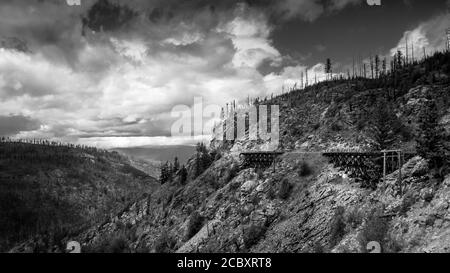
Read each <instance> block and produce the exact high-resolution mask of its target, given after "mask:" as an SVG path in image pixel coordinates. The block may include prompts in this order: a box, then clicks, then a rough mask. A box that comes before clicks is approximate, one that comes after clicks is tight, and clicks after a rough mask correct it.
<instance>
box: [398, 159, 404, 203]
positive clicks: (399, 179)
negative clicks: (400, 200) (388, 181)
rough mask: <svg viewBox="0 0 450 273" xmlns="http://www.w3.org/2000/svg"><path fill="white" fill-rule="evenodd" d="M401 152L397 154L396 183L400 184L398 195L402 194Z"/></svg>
mask: <svg viewBox="0 0 450 273" xmlns="http://www.w3.org/2000/svg"><path fill="white" fill-rule="evenodd" d="M402 166H403V163H402V151H399V152H398V182H399V184H400V194H403V193H402Z"/></svg>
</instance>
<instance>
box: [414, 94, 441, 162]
mask: <svg viewBox="0 0 450 273" xmlns="http://www.w3.org/2000/svg"><path fill="white" fill-rule="evenodd" d="M445 138H446V134H445V130H444V128H443V126H442V125H441V124H439V113H438V108H437V105H436V102H435V100H434V99H433V98H431V97H430V96H427V102H426V103H425V105H424V107H423V108H422V111H421V112H420V115H419V132H418V136H417V153H418V154H419V155H420V156H422V157H423V158H425V159H427V160H429V163H430V167H432V168H439V167H442V166H443V165H445V164H446V163H447V162H445V161H447V160H448V159H447V157H448V147H446V145H445ZM446 155H447V157H446Z"/></svg>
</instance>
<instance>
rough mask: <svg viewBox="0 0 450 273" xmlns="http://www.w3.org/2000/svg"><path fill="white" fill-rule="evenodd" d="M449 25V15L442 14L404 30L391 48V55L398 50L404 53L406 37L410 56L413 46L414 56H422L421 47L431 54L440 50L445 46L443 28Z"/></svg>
mask: <svg viewBox="0 0 450 273" xmlns="http://www.w3.org/2000/svg"><path fill="white" fill-rule="evenodd" d="M449 25H450V16H448V14H443V15H439V16H436V17H434V18H432V19H431V20H428V21H426V22H423V23H421V24H419V26H417V27H416V28H414V29H412V30H408V31H405V33H404V34H403V37H402V38H401V39H400V41H399V42H398V44H397V46H396V47H394V48H392V49H391V56H392V55H394V54H395V53H396V52H397V51H398V50H400V51H402V52H403V53H404V54H405V53H406V39H408V44H409V45H408V52H409V56H412V48H413V47H414V57H415V58H422V56H423V49H424V48H425V50H426V53H427V54H428V55H429V54H432V53H434V52H436V51H442V50H443V49H444V48H445V38H444V37H445V36H444V34H445V30H446V29H447V28H448V26H449Z"/></svg>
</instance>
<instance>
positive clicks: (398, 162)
mask: <svg viewBox="0 0 450 273" xmlns="http://www.w3.org/2000/svg"><path fill="white" fill-rule="evenodd" d="M283 154H321V155H323V156H324V157H326V158H328V160H329V162H330V163H331V164H333V165H334V166H335V167H336V168H339V169H340V170H342V171H344V172H345V173H347V174H348V175H349V176H350V177H351V178H355V179H356V180H366V181H370V180H374V179H375V180H376V179H379V178H381V177H382V178H383V179H384V180H386V175H387V174H390V173H393V172H395V171H397V170H398V179H399V180H401V179H402V171H401V169H402V166H403V164H404V163H405V162H407V161H408V160H409V159H411V158H412V157H414V155H415V153H413V152H405V151H402V150H389V151H377V152H349V151H326V152H304V153H302V152H276V151H275V152H269V151H264V152H260V151H259V152H243V153H240V155H239V157H240V159H241V168H243V169H246V168H268V167H270V166H273V170H274V171H276V161H277V158H278V157H279V156H281V155H283Z"/></svg>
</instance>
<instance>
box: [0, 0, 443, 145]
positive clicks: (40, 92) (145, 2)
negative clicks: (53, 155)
mask: <svg viewBox="0 0 450 273" xmlns="http://www.w3.org/2000/svg"><path fill="white" fill-rule="evenodd" d="M449 5H450V1H446V0H433V1H424V0H398V1H395V0H390V1H387V0H382V5H381V6H380V7H375V6H368V5H367V3H366V1H363V0H340V1H338V0H328V1H320V0H278V1H270V0H243V1H237V0H227V1H211V0H185V1H175V0H164V1H163V0H131V1H113V0H110V1H106V0H99V1H97V0H81V6H69V5H67V3H66V1H65V0H31V1H30V0H2V1H1V2H0V135H3V136H10V137H20V138H47V139H55V140H62V141H66V142H74V143H81V144H88V145H97V146H100V147H105V148H112V147H130V146H141V145H177V144H186V143H194V142H196V141H198V139H199V136H197V137H196V138H195V139H190V138H172V137H171V136H170V127H171V125H172V124H173V122H174V119H175V118H174V117H172V116H171V110H172V109H173V107H174V106H176V105H180V104H181V105H188V106H190V105H192V104H193V102H194V97H202V98H203V101H204V104H218V105H222V106H223V105H225V104H226V103H227V102H230V101H232V100H238V101H245V100H246V99H247V96H250V97H257V96H259V97H264V96H270V94H272V93H275V94H277V93H280V92H281V90H282V86H283V85H284V86H292V85H293V84H295V83H298V82H299V81H300V80H299V79H300V75H301V73H302V72H303V71H305V69H308V72H309V76H310V77H311V78H313V77H314V76H315V75H317V76H318V77H319V78H320V77H322V76H323V74H324V72H323V64H322V63H323V62H324V61H325V59H326V58H331V59H332V61H333V65H334V71H335V72H336V73H339V72H344V73H345V72H346V70H347V69H348V68H349V67H350V66H351V65H352V59H353V58H354V57H357V56H358V55H361V56H363V57H364V58H367V57H368V56H370V55H374V54H379V55H381V56H387V57H389V56H390V55H391V54H392V52H394V51H395V50H397V49H402V47H403V45H404V41H405V37H406V35H407V36H408V38H409V40H410V42H411V43H414V45H415V50H416V51H415V52H414V53H415V55H416V56H420V55H421V54H422V49H423V48H424V47H425V48H426V50H427V52H432V51H436V50H441V49H442V48H443V47H444V44H445V43H444V39H443V34H444V31H445V29H446V28H448V27H450V15H449V13H448V10H449Z"/></svg>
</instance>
